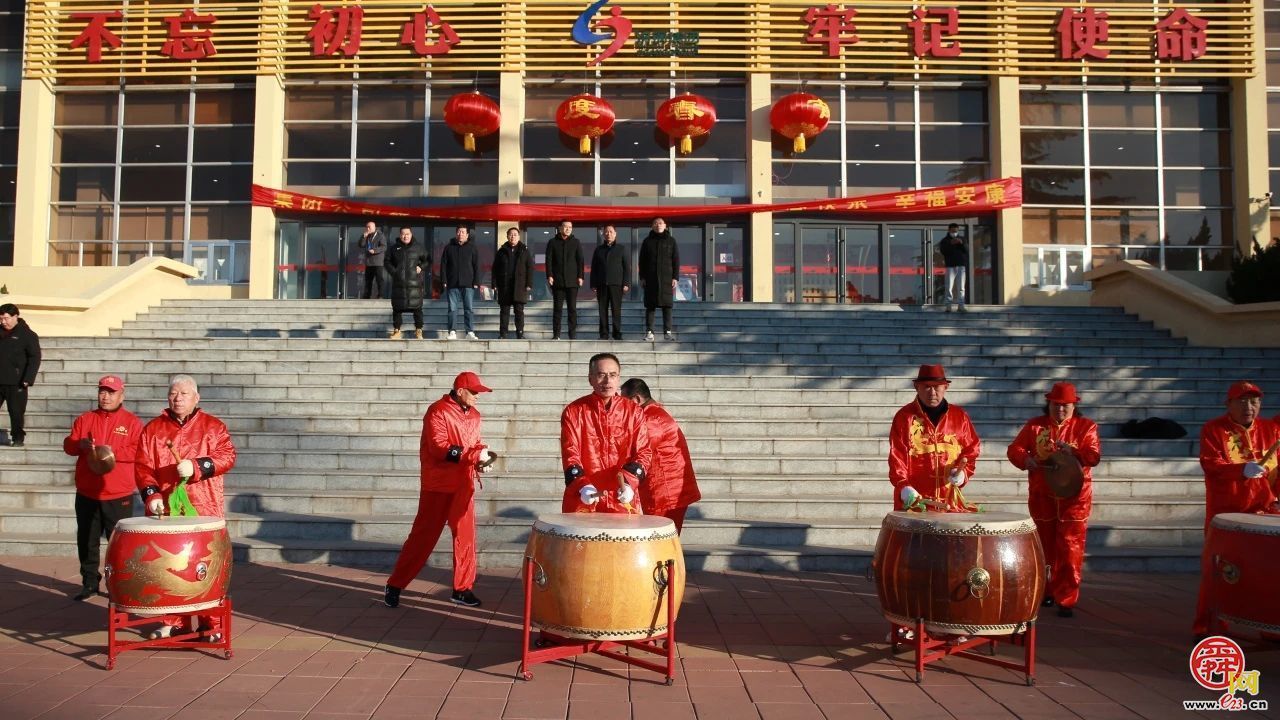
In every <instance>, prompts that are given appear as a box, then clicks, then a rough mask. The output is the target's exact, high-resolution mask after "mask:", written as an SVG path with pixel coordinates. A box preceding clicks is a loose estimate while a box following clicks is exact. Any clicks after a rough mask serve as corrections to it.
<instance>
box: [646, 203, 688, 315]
mask: <svg viewBox="0 0 1280 720" xmlns="http://www.w3.org/2000/svg"><path fill="white" fill-rule="evenodd" d="M679 281H680V249H679V248H678V247H676V239H675V238H674V237H672V236H671V231H670V230H669V229H668V228H667V221H666V220H663V219H662V218H654V220H653V229H652V230H650V231H649V234H648V235H646V236H645V238H644V242H643V243H641V244H640V287H642V288H644V330H645V333H644V339H645V340H652V339H653V315H654V311H655V310H656V309H657V308H662V335H663V337H664V338H665V339H667V340H675V339H676V336H675V333H674V331H673V329H672V327H671V308H672V306H673V305H674V304H675V297H676V283H678V282H679Z"/></svg>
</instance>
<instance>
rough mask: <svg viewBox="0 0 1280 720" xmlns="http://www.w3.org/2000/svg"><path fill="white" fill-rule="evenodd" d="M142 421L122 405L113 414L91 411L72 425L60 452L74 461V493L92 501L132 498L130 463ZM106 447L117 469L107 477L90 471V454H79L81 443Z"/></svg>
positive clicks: (132, 487) (134, 487)
mask: <svg viewBox="0 0 1280 720" xmlns="http://www.w3.org/2000/svg"><path fill="white" fill-rule="evenodd" d="M141 435H142V421H141V420H139V419H138V416H137V415H134V414H133V413H131V412H129V411H128V410H126V409H125V408H124V406H123V405H121V406H120V407H118V408H116V409H115V410H113V411H112V412H107V411H105V410H101V409H94V410H90V411H89V412H87V413H84V414H83V415H81V416H80V417H78V418H76V419H75V422H73V423H71V434H70V435H68V436H66V437H65V438H63V439H62V451H63V452H65V453H66V454H68V455H73V456H75V457H76V493H77V494H79V495H83V496H85V497H87V498H93V499H94V500H115V499H117V498H122V497H127V496H129V495H132V494H133V491H134V490H135V489H136V485H135V484H134V468H133V461H134V458H135V457H136V456H137V455H138V438H139V437H140V436H141ZM85 438H88V439H90V440H92V441H93V444H94V445H107V446H109V447H110V448H111V450H112V452H114V453H115V455H116V466H115V467H113V468H111V472H109V473H107V474H106V475H98V474H97V473H95V472H93V471H92V470H90V469H89V453H88V452H83V453H82V452H81V451H80V441H81V440H83V439H85Z"/></svg>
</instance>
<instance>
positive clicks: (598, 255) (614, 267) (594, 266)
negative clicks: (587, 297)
mask: <svg viewBox="0 0 1280 720" xmlns="http://www.w3.org/2000/svg"><path fill="white" fill-rule="evenodd" d="M627 254H628V253H627V249H626V248H624V247H622V246H621V245H619V244H618V243H617V241H614V243H613V244H612V245H597V246H596V251H595V253H594V254H592V256H591V287H593V288H596V289H597V290H598V289H600V288H602V287H604V286H605V285H619V286H621V285H630V284H631V266H630V263H629V262H628V261H627Z"/></svg>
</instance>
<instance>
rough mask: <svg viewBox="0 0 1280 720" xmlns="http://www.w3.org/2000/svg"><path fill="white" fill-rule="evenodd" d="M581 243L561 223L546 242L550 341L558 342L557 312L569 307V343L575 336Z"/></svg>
mask: <svg viewBox="0 0 1280 720" xmlns="http://www.w3.org/2000/svg"><path fill="white" fill-rule="evenodd" d="M582 269H583V267H582V243H580V242H578V238H576V237H574V235H573V223H572V222H569V221H568V220H561V221H560V231H559V232H558V233H557V234H556V236H555V237H553V238H551V240H549V241H548V242H547V284H548V285H550V286H551V338H552V339H553V340H559V339H560V309H561V308H563V307H564V306H565V305H568V306H569V339H570V340H572V339H573V338H575V337H577V336H578V288H580V287H582V277H583V272H582Z"/></svg>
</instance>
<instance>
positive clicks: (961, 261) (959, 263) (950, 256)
mask: <svg viewBox="0 0 1280 720" xmlns="http://www.w3.org/2000/svg"><path fill="white" fill-rule="evenodd" d="M938 252H940V253H942V262H944V263H946V266H947V267H968V266H969V248H968V247H966V246H965V244H964V238H962V237H951V236H950V235H947V236H945V237H943V238H942V239H941V240H939V241H938Z"/></svg>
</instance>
